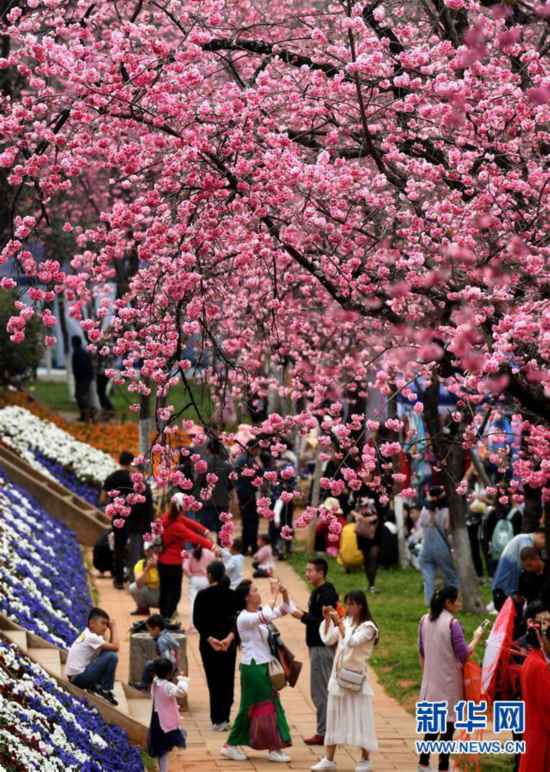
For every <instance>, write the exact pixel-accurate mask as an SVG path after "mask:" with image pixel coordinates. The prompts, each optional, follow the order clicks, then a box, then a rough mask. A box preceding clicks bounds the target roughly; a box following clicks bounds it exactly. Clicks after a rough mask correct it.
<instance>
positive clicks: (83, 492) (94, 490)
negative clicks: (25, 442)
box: [33, 450, 100, 507]
mask: <svg viewBox="0 0 550 772" xmlns="http://www.w3.org/2000/svg"><path fill="white" fill-rule="evenodd" d="M33 456H34V458H35V460H36V461H38V463H39V464H40V467H41V470H46V471H47V472H49V473H50V474H51V476H52V477H53V478H54V479H56V480H57V482H60V483H61V485H64V486H65V488H68V489H69V490H70V491H72V492H73V493H76V494H77V496H80V497H81V498H82V499H84V500H85V501H87V502H88V503H89V504H92V505H93V506H94V507H99V493H100V489H99V488H98V487H97V486H96V485H88V483H83V482H80V480H79V479H78V477H77V476H76V474H75V473H74V472H73V471H71V470H70V469H65V467H64V466H62V465H61V464H58V463H57V462H56V461H51V460H50V459H49V458H46V456H45V455H44V454H43V453H41V452H40V451H39V450H35V451H34V453H33Z"/></svg>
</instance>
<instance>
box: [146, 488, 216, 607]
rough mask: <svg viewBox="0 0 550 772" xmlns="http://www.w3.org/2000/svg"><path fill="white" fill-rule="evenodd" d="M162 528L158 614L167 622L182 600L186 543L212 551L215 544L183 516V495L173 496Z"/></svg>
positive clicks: (202, 529)
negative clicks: (183, 555)
mask: <svg viewBox="0 0 550 772" xmlns="http://www.w3.org/2000/svg"><path fill="white" fill-rule="evenodd" d="M161 523H162V526H163V532H162V552H161V553H160V555H159V558H158V563H157V568H158V572H159V578H160V600H159V604H160V613H161V614H162V616H163V617H164V618H165V619H170V618H171V617H173V616H174V614H175V613H176V609H177V608H178V603H179V602H180V598H181V581H182V577H183V568H182V559H181V552H182V550H183V549H184V547H185V543H186V542H191V543H192V544H200V545H201V546H202V547H206V548H207V549H212V548H213V547H214V543H213V542H212V541H210V539H207V538H206V537H207V535H208V534H209V531H208V529H207V528H205V527H204V525H201V524H200V523H198V522H197V521H196V520H191V518H189V517H185V515H184V514H183V494H181V493H176V494H175V495H174V496H172V500H171V502H170V509H169V511H168V512H166V513H165V514H164V515H163V516H162V517H161Z"/></svg>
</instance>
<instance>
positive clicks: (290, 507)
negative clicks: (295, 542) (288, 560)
mask: <svg viewBox="0 0 550 772" xmlns="http://www.w3.org/2000/svg"><path fill="white" fill-rule="evenodd" d="M293 515H294V504H293V503H292V501H289V502H288V504H285V505H284V506H283V509H282V512H281V522H280V523H279V527H277V526H276V525H275V523H274V522H273V520H270V521H269V528H268V533H269V538H270V539H271V546H272V547H273V549H274V551H275V552H276V554H277V555H279V556H280V555H288V554H289V553H290V552H291V551H292V542H291V541H288V540H287V539H283V538H282V537H281V530H282V528H283V526H284V525H288V526H290V527H291V528H292V519H293Z"/></svg>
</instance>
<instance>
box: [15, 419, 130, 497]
mask: <svg viewBox="0 0 550 772" xmlns="http://www.w3.org/2000/svg"><path fill="white" fill-rule="evenodd" d="M0 437H1V438H2V440H3V442H5V443H6V444H7V445H10V446H11V447H13V448H15V449H16V450H17V451H18V452H19V453H21V454H22V455H23V454H28V453H29V452H30V451H32V452H33V453H34V451H39V452H40V453H42V454H43V455H44V456H45V457H46V458H47V459H49V460H50V461H53V462H55V463H56V464H60V465H61V466H62V467H64V468H65V469H68V470H70V471H72V472H73V473H74V475H75V476H76V478H77V479H78V481H79V482H81V483H88V484H91V485H94V486H98V487H101V485H102V484H103V481H104V480H105V478H106V477H107V476H108V475H109V474H111V472H114V471H115V470H116V469H117V464H116V463H115V461H114V459H113V458H112V457H111V456H109V455H107V453H103V452H102V451H101V450H97V449H96V448H92V447H91V446H90V445H86V444H84V443H83V442H79V441H78V440H75V439H74V437H71V435H70V434H68V433H67V432H66V431H64V430H63V429H60V428H59V427H58V426H56V425H55V424H53V423H52V422H51V421H44V420H42V419H41V418H38V417H37V416H35V415H33V414H32V413H31V412H30V411H28V410H26V409H25V408H22V407H16V406H12V407H5V408H2V409H1V410H0ZM25 457H27V456H25ZM35 463H36V462H35Z"/></svg>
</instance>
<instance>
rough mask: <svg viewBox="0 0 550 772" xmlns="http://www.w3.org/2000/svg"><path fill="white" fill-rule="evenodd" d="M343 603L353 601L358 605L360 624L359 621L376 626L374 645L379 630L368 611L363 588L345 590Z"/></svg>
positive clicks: (378, 637) (377, 638)
mask: <svg viewBox="0 0 550 772" xmlns="http://www.w3.org/2000/svg"><path fill="white" fill-rule="evenodd" d="M344 603H355V604H356V605H357V606H359V608H360V609H361V613H360V614H359V624H361V622H372V623H373V625H374V626H375V627H376V640H375V642H374V643H375V645H376V644H377V643H378V641H379V639H380V632H379V630H378V625H377V624H376V622H375V621H374V618H373V616H372V614H371V613H370V608H369V602H368V600H367V596H366V595H365V593H364V592H363V590H350V591H349V592H347V593H346V595H345V597H344Z"/></svg>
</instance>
